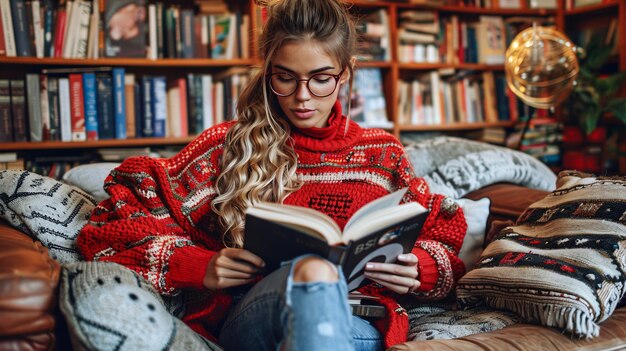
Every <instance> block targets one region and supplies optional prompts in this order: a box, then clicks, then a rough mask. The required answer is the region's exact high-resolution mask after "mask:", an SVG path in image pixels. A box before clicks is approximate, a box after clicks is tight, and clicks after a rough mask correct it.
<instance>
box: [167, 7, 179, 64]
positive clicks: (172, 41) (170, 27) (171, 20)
mask: <svg viewBox="0 0 626 351" xmlns="http://www.w3.org/2000/svg"><path fill="white" fill-rule="evenodd" d="M175 28H176V14H175V11H174V8H172V7H170V8H168V9H166V10H165V38H164V39H165V57H167V58H176V29H175Z"/></svg>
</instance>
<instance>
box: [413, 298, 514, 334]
mask: <svg viewBox="0 0 626 351" xmlns="http://www.w3.org/2000/svg"><path fill="white" fill-rule="evenodd" d="M407 312H408V314H409V337H408V340H436V339H455V338H461V337H464V336H467V335H472V334H478V333H486V332H490V331H494V330H499V329H502V328H505V327H508V326H511V325H513V324H516V323H520V322H521V319H520V318H519V317H518V316H517V315H515V314H514V313H511V312H507V311H502V310H495V309H492V308H488V307H475V308H470V309H467V310H458V305H457V304H456V303H454V304H450V303H447V304H446V303H429V304H424V305H420V306H417V307H415V308H412V309H408V310H407Z"/></svg>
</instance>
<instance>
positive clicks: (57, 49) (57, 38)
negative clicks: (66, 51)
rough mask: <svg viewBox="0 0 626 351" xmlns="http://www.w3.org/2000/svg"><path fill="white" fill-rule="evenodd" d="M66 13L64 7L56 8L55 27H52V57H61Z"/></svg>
mask: <svg viewBox="0 0 626 351" xmlns="http://www.w3.org/2000/svg"><path fill="white" fill-rule="evenodd" d="M66 20H67V14H66V12H65V8H63V7H61V8H59V9H58V10H57V27H56V28H55V29H54V57H63V42H64V41H65V37H64V35H63V34H64V33H65V23H66Z"/></svg>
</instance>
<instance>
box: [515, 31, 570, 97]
mask: <svg viewBox="0 0 626 351" xmlns="http://www.w3.org/2000/svg"><path fill="white" fill-rule="evenodd" d="M578 52H579V49H578V48H577V47H576V46H575V45H574V44H573V43H572V42H571V41H570V40H569V39H568V38H567V37H566V36H565V35H564V34H563V33H561V32H559V31H557V30H556V29H554V28H552V27H542V26H537V25H536V24H535V25H533V26H532V27H529V28H527V29H525V30H523V31H521V32H520V33H519V34H518V35H517V36H516V37H515V38H514V39H513V41H512V42H511V44H510V45H509V47H508V48H507V50H506V56H505V64H504V68H505V73H506V81H507V85H508V86H509V88H510V89H511V90H512V91H513V93H515V95H517V96H518V97H519V98H520V99H521V100H522V101H523V102H524V103H526V104H527V105H529V106H532V107H535V108H539V109H550V108H553V107H555V106H556V105H558V104H559V103H560V102H562V101H563V100H565V99H566V98H567V96H568V95H569V94H570V92H571V91H572V89H573V88H574V85H575V84H576V77H577V76H578V71H579V66H578V59H577V53H578Z"/></svg>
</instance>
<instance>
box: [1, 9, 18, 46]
mask: <svg viewBox="0 0 626 351" xmlns="http://www.w3.org/2000/svg"><path fill="white" fill-rule="evenodd" d="M9 1H10V0H0V15H1V16H2V31H3V36H4V44H5V49H6V56H7V57H15V56H17V48H16V47H15V33H14V31H13V17H12V15H11V4H10V3H9Z"/></svg>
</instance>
